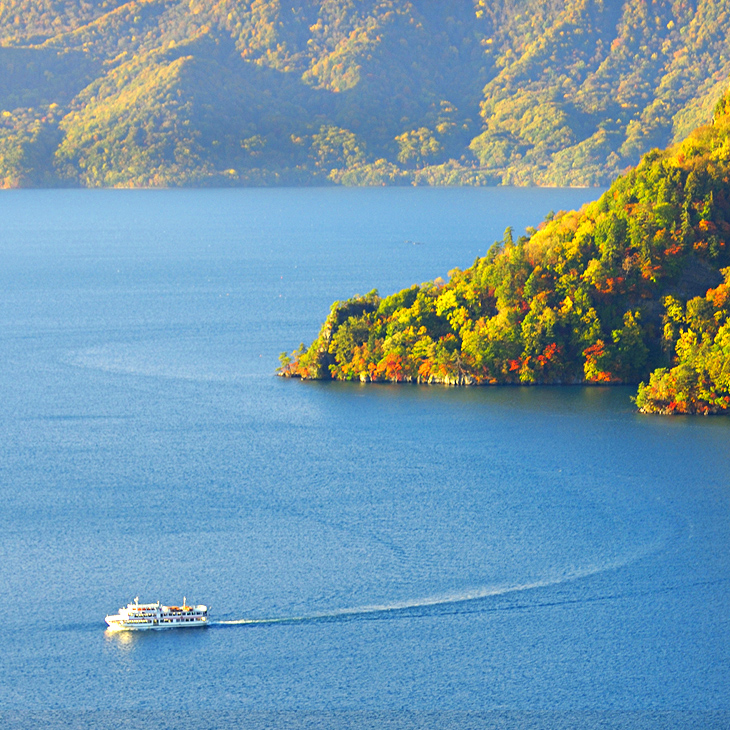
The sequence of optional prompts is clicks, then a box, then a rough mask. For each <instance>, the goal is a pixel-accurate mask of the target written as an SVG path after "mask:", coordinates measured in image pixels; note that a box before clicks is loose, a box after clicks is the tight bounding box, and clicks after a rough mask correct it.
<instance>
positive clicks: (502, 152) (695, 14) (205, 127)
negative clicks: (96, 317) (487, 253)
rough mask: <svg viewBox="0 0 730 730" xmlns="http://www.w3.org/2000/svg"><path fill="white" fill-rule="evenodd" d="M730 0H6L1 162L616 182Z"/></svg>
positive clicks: (72, 178)
mask: <svg viewBox="0 0 730 730" xmlns="http://www.w3.org/2000/svg"><path fill="white" fill-rule="evenodd" d="M729 71H730V0H674V1H671V0H561V1H559V2H558V1H552V0H548V1H547V2H546V1H545V0H439V2H432V1H431V0H428V1H427V0H420V1H416V0H413V1H410V2H409V1H408V0H359V1H358V2H354V1H353V0H289V1H288V2H286V1H285V0H253V1H251V0H247V1H245V2H244V1H240V0H132V2H123V0H0V184H2V185H4V186H5V187H13V186H32V185H83V186H150V185H261V184H346V185H356V184H411V183H413V184H453V183H466V184H500V183H501V184H518V185H522V184H538V185H594V184H608V182H609V181H610V180H611V179H613V178H614V177H615V175H616V174H618V173H619V172H620V171H622V170H624V169H625V168H626V167H627V166H629V165H633V164H635V163H636V162H637V161H638V160H639V158H640V155H641V154H642V153H644V152H646V151H647V150H649V149H651V148H652V147H655V146H663V145H665V144H667V143H669V142H671V141H672V140H675V139H679V138H681V137H683V136H684V135H685V134H686V133H687V132H688V131H689V130H690V129H692V128H693V127H695V126H696V125H697V124H698V123H700V122H702V121H707V120H708V119H709V118H710V114H711V111H712V108H713V106H714V104H715V102H716V101H717V99H718V97H719V95H720V91H721V88H723V85H724V84H725V81H726V79H727V77H728V72H729Z"/></svg>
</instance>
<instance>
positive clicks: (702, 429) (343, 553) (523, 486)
mask: <svg viewBox="0 0 730 730" xmlns="http://www.w3.org/2000/svg"><path fill="white" fill-rule="evenodd" d="M596 195H597V193H596V191H591V190H535V189H522V190H510V189H376V190H373V189H357V190H345V189H324V190H322V189H320V190H230V191H134V192H132V191H20V192H4V193H3V194H2V195H0V434H1V438H0V499H1V505H2V507H1V509H0V534H1V535H2V539H1V540H0V590H1V591H2V626H3V630H2V632H0V657H2V659H1V663H2V672H1V673H0V718H1V719H2V720H3V721H4V723H5V725H6V726H9V727H19V728H20V727H22V728H26V727H28V728H31V727H33V728H35V727H48V728H70V727H73V728H75V727H79V728H81V727H83V728H86V727H103V728H107V727H109V728H117V727H126V726H129V727H132V726H133V725H135V726H136V725H137V724H142V723H144V724H149V725H151V726H154V727H158V728H178V727H183V726H193V724H195V725H196V726H198V727H205V728H227V727H246V728H330V727H331V728H482V727H499V728H513V727H518V728H536V729H537V728H593V727H595V728H607V727H610V728H613V727H617V728H685V727H692V728H695V727H696V728H727V727H730V449H729V448H728V447H729V445H730V420H729V419H725V418H716V419H712V418H710V419H703V418H694V419H693V418H673V419H662V418H653V417H643V416H640V415H638V414H637V413H635V411H634V409H633V407H632V404H631V401H630V395H631V394H632V389H630V388H613V389H611V388H474V389H449V388H442V387H418V386H385V385H369V386H363V385H360V384H341V383H302V382H298V381H284V380H281V379H279V378H275V377H274V376H273V371H274V369H275V367H276V365H277V357H278V354H279V352H280V351H282V350H284V349H292V348H293V347H295V346H296V345H298V344H299V342H300V341H301V340H305V341H311V339H312V338H313V337H314V336H316V333H317V331H318V329H319V326H320V324H321V322H322V320H323V319H324V317H325V316H326V313H327V310H328V307H329V305H330V304H331V302H332V301H333V300H335V299H338V298H345V297H348V296H350V295H352V294H354V293H365V292H367V291H368V290H370V289H372V288H378V289H379V290H380V291H381V293H383V294H387V293H390V292H392V291H394V290H396V289H399V288H402V287H404V286H408V285H410V284H412V283H415V282H421V281H425V280H429V279H433V278H435V277H436V276H443V277H446V276H447V272H448V270H449V269H451V268H453V267H455V266H458V267H462V268H464V267H466V266H468V265H470V264H471V263H472V262H473V260H474V259H475V258H476V256H478V255H482V254H484V253H485V251H486V250H487V248H488V246H489V245H490V244H491V242H492V241H494V240H495V239H497V238H501V236H502V232H503V231H504V229H505V227H506V226H508V225H513V226H514V228H515V231H516V232H522V230H524V228H525V227H526V226H528V225H537V224H538V223H539V222H540V220H541V219H542V218H543V217H544V215H545V214H546V213H547V212H548V211H549V210H551V209H553V210H558V209H561V208H563V209H565V208H573V207H576V206H579V205H580V204H581V203H583V202H585V201H587V200H590V199H592V198H593V197H595V196H596ZM136 595H139V597H140V600H150V601H152V600H157V599H161V600H162V601H163V602H168V603H175V602H179V601H180V600H182V598H183V596H187V598H188V601H189V602H190V601H194V602H201V603H206V604H208V605H210V606H211V607H212V612H211V615H212V619H213V621H214V622H215V621H220V622H223V621H235V620H238V619H244V618H249V619H258V620H260V623H257V624H249V625H225V624H222V623H221V624H218V625H215V623H214V625H212V626H210V627H209V628H208V629H204V630H190V631H180V632H150V633H135V634H130V633H120V634H113V635H110V634H108V633H106V632H105V631H104V629H105V624H104V620H103V619H104V616H105V615H106V614H107V613H112V612H115V611H116V609H117V608H118V607H119V606H121V605H124V604H126V603H127V602H128V601H129V600H131V599H133V598H134V596H136Z"/></svg>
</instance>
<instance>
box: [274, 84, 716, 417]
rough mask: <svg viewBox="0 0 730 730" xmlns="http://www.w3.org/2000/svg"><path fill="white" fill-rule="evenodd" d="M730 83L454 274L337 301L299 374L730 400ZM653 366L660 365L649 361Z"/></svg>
mask: <svg viewBox="0 0 730 730" xmlns="http://www.w3.org/2000/svg"><path fill="white" fill-rule="evenodd" d="M729 241H730V95H729V96H727V97H724V98H723V99H722V100H721V101H720V102H719V103H718V105H717V107H716V111H715V116H714V120H713V123H712V124H710V125H706V126H703V127H700V128H698V129H697V130H695V131H694V132H693V133H691V134H690V135H689V136H688V137H687V138H686V139H685V140H683V141H682V142H680V143H678V144H676V145H674V146H673V147H670V148H669V149H667V150H665V151H663V152H660V151H658V150H653V151H651V152H649V153H648V154H646V155H645V156H644V158H643V160H642V161H641V163H640V164H639V165H638V167H636V168H635V169H634V170H632V171H631V172H629V173H628V174H626V175H624V176H622V177H620V178H618V179H617V180H616V181H615V182H614V183H613V184H612V185H611V187H610V188H609V190H608V191H607V192H606V193H605V194H604V195H603V196H602V197H601V198H600V199H599V200H598V201H596V202H594V203H590V204H588V205H586V206H584V207H583V209H581V210H580V211H572V212H568V213H561V214H559V215H558V216H556V217H554V218H553V217H552V216H551V217H550V219H549V220H547V221H546V222H545V223H544V224H543V225H542V226H541V227H540V230H534V229H533V230H530V231H528V235H527V236H523V237H521V238H520V239H519V240H516V241H515V240H514V239H513V236H512V232H511V230H509V229H508V230H507V232H506V233H505V237H504V240H503V241H500V242H498V243H496V244H495V245H494V246H493V247H492V248H491V249H490V250H489V252H488V253H487V255H486V256H484V257H482V258H478V259H477V260H476V261H475V262H474V264H473V265H472V266H471V267H470V268H468V269H466V270H465V271H459V270H458V269H455V270H454V271H452V272H450V281H449V282H448V283H444V282H443V281H435V282H427V283H425V284H422V285H420V286H418V285H416V286H412V287H411V288H409V289H404V290H403V291H401V292H397V293H395V294H393V295H391V296H389V297H386V298H381V297H380V296H378V294H377V292H371V293H370V294H368V295H366V296H356V297H354V298H352V299H349V300H347V301H345V302H335V303H334V304H333V305H332V309H331V311H330V314H329V316H328V317H327V319H326V321H325V323H324V325H323V326H322V329H321V331H320V334H319V336H318V338H317V339H316V341H315V342H314V343H312V345H311V346H310V347H309V348H306V347H304V346H302V347H301V348H299V349H298V350H296V351H295V352H294V353H292V355H291V356H287V355H283V356H282V368H281V370H280V374H282V375H284V376H286V377H301V378H312V379H328V378H333V379H339V380H353V379H355V380H360V381H363V382H370V381H392V382H403V381H407V382H412V381H416V382H419V383H445V384H450V385H472V384H475V385H478V384H499V383H514V384H519V383H522V384H539V383H556V384H557V383H637V382H639V381H640V380H642V379H645V378H647V377H648V376H649V375H650V374H651V378H650V381H649V384H648V385H642V386H641V387H640V390H639V395H638V397H637V403H638V405H639V407H640V408H641V409H642V410H644V411H647V412H654V411H659V412H663V413H712V412H722V411H730V245H728V242H729ZM652 371H654V372H653V373H652Z"/></svg>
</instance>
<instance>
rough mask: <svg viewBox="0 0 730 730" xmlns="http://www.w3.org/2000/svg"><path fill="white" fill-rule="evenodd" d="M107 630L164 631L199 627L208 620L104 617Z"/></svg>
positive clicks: (204, 624)
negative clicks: (156, 621)
mask: <svg viewBox="0 0 730 730" xmlns="http://www.w3.org/2000/svg"><path fill="white" fill-rule="evenodd" d="M106 622H107V625H108V627H109V628H108V629H107V630H108V631H166V630H168V629H201V628H205V627H206V626H207V625H208V620H207V619H206V620H205V621H191V622H189V623H146V622H145V623H142V622H134V623H130V622H128V621H119V620H117V621H115V620H114V619H113V618H112V617H110V616H108V617H107V618H106Z"/></svg>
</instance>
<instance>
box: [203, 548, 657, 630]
mask: <svg viewBox="0 0 730 730" xmlns="http://www.w3.org/2000/svg"><path fill="white" fill-rule="evenodd" d="M646 552H650V550H643V551H641V552H640V553H639V554H636V555H633V556H631V557H630V558H625V559H622V560H617V561H614V562H612V563H608V564H604V565H601V566H599V567H591V568H581V569H576V570H572V571H567V572H565V573H562V574H561V575H559V576H552V577H550V578H544V579H540V580H535V581H530V582H525V583H517V584H507V585H493V586H483V587H479V588H473V589H469V590H466V591H461V592H459V593H445V594H441V595H435V596H426V597H421V598H415V599H409V600H403V601H396V602H393V603H387V604H379V605H371V606H358V607H353V608H340V609H335V610H333V611H327V612H321V613H310V614H306V615H303V616H285V617H277V618H241V619H230V620H221V621H211V622H210V625H211V626H242V625H252V626H253V625H262V624H296V623H312V622H324V621H338V620H339V621H345V620H354V619H367V618H376V617H378V615H379V614H394V613H395V614H397V613H412V612H414V611H421V610H423V609H439V608H444V607H448V606H456V605H458V604H466V603H470V602H473V601H483V600H485V599H489V598H495V597H498V596H507V595H509V594H517V593H522V592H525V591H534V590H537V589H540V588H548V587H551V586H557V585H560V584H563V583H568V582H571V581H575V580H579V579H581V578H588V577H590V576H592V575H596V574H598V573H604V572H606V571H609V570H614V569H618V568H621V567H623V566H625V565H627V564H629V563H631V562H634V561H635V560H637V559H638V558H640V557H642V556H643V555H644V554H646ZM570 602H574V601H570Z"/></svg>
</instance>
